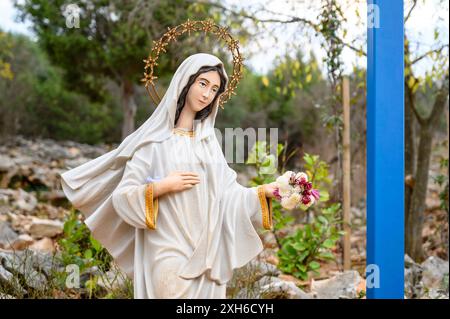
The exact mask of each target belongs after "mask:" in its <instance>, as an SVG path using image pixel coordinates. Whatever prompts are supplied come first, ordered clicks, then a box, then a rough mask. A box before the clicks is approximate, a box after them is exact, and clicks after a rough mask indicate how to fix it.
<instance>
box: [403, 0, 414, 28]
mask: <svg viewBox="0 0 450 319" xmlns="http://www.w3.org/2000/svg"><path fill="white" fill-rule="evenodd" d="M416 5H417V0H414V1H413V4H412V6H411V8H410V9H409V12H408V14H407V15H406V18H405V21H404V23H406V21H408V19H409V17H410V16H411V13H412V12H413V10H414V8H415V7H416Z"/></svg>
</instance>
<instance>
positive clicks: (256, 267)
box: [247, 259, 281, 277]
mask: <svg viewBox="0 0 450 319" xmlns="http://www.w3.org/2000/svg"><path fill="white" fill-rule="evenodd" d="M247 267H249V268H250V269H251V270H252V271H253V272H254V273H258V275H259V276H260V277H263V276H278V275H279V274H281V271H280V270H279V269H278V268H277V267H276V266H275V265H272V264H269V263H266V262H263V261H258V260H256V259H252V260H251V261H250V262H249V263H248V264H247Z"/></svg>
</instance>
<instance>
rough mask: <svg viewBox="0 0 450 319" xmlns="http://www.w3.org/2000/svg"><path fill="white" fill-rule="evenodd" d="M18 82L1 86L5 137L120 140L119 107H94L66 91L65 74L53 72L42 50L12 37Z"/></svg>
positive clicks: (110, 103) (0, 120) (0, 116)
mask: <svg viewBox="0 0 450 319" xmlns="http://www.w3.org/2000/svg"><path fill="white" fill-rule="evenodd" d="M7 39H8V41H9V42H10V43H11V55H12V58H11V68H12V70H14V73H15V76H14V77H13V78H12V79H11V80H9V81H0V96H2V99H1V100H0V127H1V132H0V133H1V135H3V136H8V135H15V134H20V135H24V136H33V137H36V136H40V137H45V138H53V139H56V140H60V139H70V140H76V141H79V142H87V143H99V142H100V141H112V140H115V139H117V136H120V130H118V129H116V128H117V127H118V126H119V124H120V116H118V113H117V111H116V110H117V109H118V107H117V104H115V103H114V101H111V100H107V101H105V103H94V102H90V101H89V99H88V98H87V97H86V96H84V95H82V94H79V93H76V92H71V91H70V90H69V89H68V88H66V86H65V85H64V81H63V71H62V70H61V69H59V68H57V67H55V66H52V65H51V64H50V62H49V60H48V58H47V56H46V54H45V53H44V52H43V51H42V50H41V49H40V48H39V46H38V45H37V44H36V43H34V42H33V41H31V40H30V39H28V38H27V37H25V36H22V35H13V34H9V33H8V34H7Z"/></svg>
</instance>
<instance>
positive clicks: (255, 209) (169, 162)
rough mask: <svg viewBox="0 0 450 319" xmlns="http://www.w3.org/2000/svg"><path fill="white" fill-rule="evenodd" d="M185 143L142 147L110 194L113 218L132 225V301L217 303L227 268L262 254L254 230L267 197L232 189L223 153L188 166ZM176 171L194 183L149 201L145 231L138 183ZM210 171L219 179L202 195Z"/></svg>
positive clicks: (189, 150)
mask: <svg viewBox="0 0 450 319" xmlns="http://www.w3.org/2000/svg"><path fill="white" fill-rule="evenodd" d="M193 143H195V140H194V138H192V137H189V136H182V135H178V134H176V133H173V135H172V136H171V137H170V138H168V139H167V140H165V141H163V142H161V143H148V144H146V145H144V146H142V147H141V148H139V149H138V150H137V151H136V152H135V153H134V155H133V157H132V158H131V159H130V160H128V162H127V164H126V167H125V172H124V175H123V178H122V179H121V182H120V183H119V185H118V187H117V188H116V189H115V191H114V192H113V194H112V203H113V206H114V209H115V210H116V212H117V214H118V215H119V216H120V217H121V218H122V219H123V220H124V221H125V222H126V223H128V224H129V225H131V226H133V227H135V249H134V279H133V281H134V298H138V299H141V298H225V297H226V282H227V281H229V280H230V279H231V277H232V271H233V269H235V268H238V267H242V266H243V265H245V264H246V263H247V262H249V261H250V260H251V259H253V258H254V257H255V256H256V255H258V254H259V253H260V252H261V251H262V250H263V245H262V242H261V239H260V238H259V236H258V234H257V232H256V229H258V228H263V226H262V210H263V209H266V210H267V208H268V207H270V209H271V205H270V206H269V205H268V204H271V202H270V200H271V199H267V200H268V202H266V198H264V200H263V199H261V198H260V197H259V196H258V194H257V188H256V187H253V188H247V187H243V186H242V185H240V184H239V183H238V182H237V181H236V173H235V172H234V171H233V170H232V169H231V168H230V167H229V166H228V164H227V163H226V161H225V158H224V157H223V154H216V155H215V156H217V157H218V159H219V165H215V166H214V165H211V166H205V165H201V164H200V163H199V162H196V161H195V156H194V153H193V149H194V145H193ZM216 149H217V148H216ZM220 152H221V150H220ZM176 170H181V171H192V172H196V173H197V174H198V175H199V178H200V183H199V184H197V185H195V186H194V187H193V188H191V189H188V190H185V191H181V192H176V193H168V194H165V195H163V196H161V197H159V198H157V199H154V200H155V201H156V200H157V201H158V206H159V207H158V215H157V220H156V229H149V228H148V227H147V224H146V203H145V191H146V187H147V183H146V179H147V177H149V176H152V177H155V176H160V177H164V176H167V175H168V174H169V173H170V172H172V171H176ZM211 173H214V174H219V175H218V176H216V177H219V178H220V181H221V186H220V188H221V189H219V191H218V192H216V194H219V195H214V192H211V190H210V189H209V187H210V186H211V185H209V183H208V176H207V175H208V174H211ZM264 207H265V208H264ZM117 240H120V238H117Z"/></svg>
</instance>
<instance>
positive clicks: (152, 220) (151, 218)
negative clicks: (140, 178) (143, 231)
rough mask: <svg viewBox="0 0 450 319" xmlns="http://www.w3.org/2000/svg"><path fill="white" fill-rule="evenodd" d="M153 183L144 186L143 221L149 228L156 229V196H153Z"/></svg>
mask: <svg viewBox="0 0 450 319" xmlns="http://www.w3.org/2000/svg"><path fill="white" fill-rule="evenodd" d="M153 186H154V185H153V183H149V184H147V187H146V188H145V223H146V224H147V227H148V228H150V229H156V220H157V218H158V198H153Z"/></svg>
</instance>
